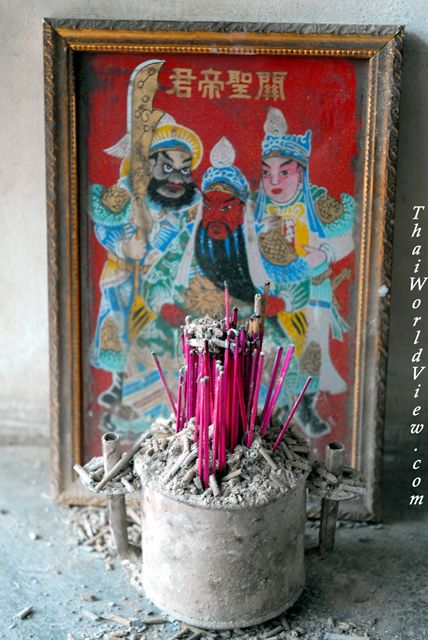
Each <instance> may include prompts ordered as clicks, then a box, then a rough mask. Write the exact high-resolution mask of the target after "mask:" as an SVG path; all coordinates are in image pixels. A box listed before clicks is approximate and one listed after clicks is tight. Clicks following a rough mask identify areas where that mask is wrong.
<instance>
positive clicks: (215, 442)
mask: <svg viewBox="0 0 428 640" xmlns="http://www.w3.org/2000/svg"><path fill="white" fill-rule="evenodd" d="M213 379H214V380H215V382H214V424H213V474H214V475H215V473H216V463H217V448H218V411H219V407H218V402H219V390H220V380H219V376H218V377H217V378H215V377H213Z"/></svg>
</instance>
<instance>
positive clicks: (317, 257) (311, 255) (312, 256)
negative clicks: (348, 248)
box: [302, 244, 327, 267]
mask: <svg viewBox="0 0 428 640" xmlns="http://www.w3.org/2000/svg"><path fill="white" fill-rule="evenodd" d="M302 249H304V251H307V252H308V253H307V254H306V255H305V256H304V258H305V259H306V260H307V261H308V262H309V264H310V265H311V267H317V266H318V265H319V264H321V263H322V262H324V261H325V260H327V255H326V253H325V251H322V250H321V249H315V247H308V246H307V245H306V244H302Z"/></svg>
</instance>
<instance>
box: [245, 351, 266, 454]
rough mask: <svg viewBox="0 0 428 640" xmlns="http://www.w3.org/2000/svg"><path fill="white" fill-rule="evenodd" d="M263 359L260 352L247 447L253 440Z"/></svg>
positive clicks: (263, 356)
mask: <svg viewBox="0 0 428 640" xmlns="http://www.w3.org/2000/svg"><path fill="white" fill-rule="evenodd" d="M264 359H265V354H264V353H263V352H262V353H261V354H260V359H259V363H258V369H257V378H256V386H255V388H254V396H253V408H252V411H251V422H250V432H249V434H248V438H247V447H248V448H250V447H251V443H252V441H253V432H254V425H255V424H256V419H257V403H258V400H259V391H260V383H261V380H262V372H263V362H264Z"/></svg>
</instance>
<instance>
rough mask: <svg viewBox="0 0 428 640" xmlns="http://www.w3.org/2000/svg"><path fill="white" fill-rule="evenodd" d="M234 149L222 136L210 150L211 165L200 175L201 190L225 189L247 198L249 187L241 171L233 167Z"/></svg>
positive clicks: (243, 198)
mask: <svg viewBox="0 0 428 640" xmlns="http://www.w3.org/2000/svg"><path fill="white" fill-rule="evenodd" d="M235 156H236V154H235V149H234V148H233V146H232V145H231V143H230V142H229V140H228V139H227V138H225V137H224V136H223V137H222V138H221V139H220V140H219V141H218V142H217V144H216V145H214V147H213V148H212V150H211V153H210V160H211V165H212V166H211V167H209V169H208V170H207V171H206V172H205V173H204V175H203V177H202V191H204V192H205V193H207V192H209V191H227V192H229V193H233V195H235V196H237V197H238V198H240V199H241V200H243V201H245V200H247V198H248V196H249V193H250V187H249V184H248V181H247V179H246V177H245V176H244V174H243V173H242V171H240V169H238V167H235V165H234V164H233V163H234V162H235Z"/></svg>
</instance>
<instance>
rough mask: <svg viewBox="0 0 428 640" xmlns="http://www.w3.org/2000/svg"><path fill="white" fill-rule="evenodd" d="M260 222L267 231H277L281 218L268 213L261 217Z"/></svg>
mask: <svg viewBox="0 0 428 640" xmlns="http://www.w3.org/2000/svg"><path fill="white" fill-rule="evenodd" d="M262 223H263V225H264V227H265V228H266V229H268V230H269V231H272V230H273V231H279V230H280V229H281V224H282V223H281V220H280V219H279V218H277V217H276V216H272V215H270V214H269V215H268V216H264V217H263V218H262Z"/></svg>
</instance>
